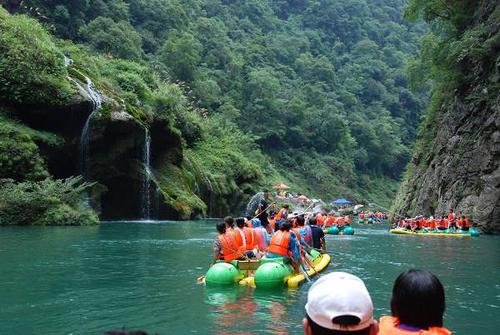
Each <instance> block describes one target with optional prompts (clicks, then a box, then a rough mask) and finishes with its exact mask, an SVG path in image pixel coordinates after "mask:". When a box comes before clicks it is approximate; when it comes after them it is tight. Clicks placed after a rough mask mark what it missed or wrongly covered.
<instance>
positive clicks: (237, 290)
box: [205, 286, 297, 335]
mask: <svg viewBox="0 0 500 335" xmlns="http://www.w3.org/2000/svg"><path fill="white" fill-rule="evenodd" d="M296 300H297V298H296V291H289V290H287V289H283V290H275V291H268V290H256V289H253V288H249V287H245V286H235V287H207V288H206V292H205V302H206V303H207V304H208V305H209V306H210V309H209V313H210V317H211V318H212V319H213V327H214V329H213V333H214V334H218V335H226V334H227V335H229V334H238V335H251V334H252V335H253V334H258V333H262V331H263V330H266V333H270V334H278V335H288V334H290V331H289V327H290V326H291V325H290V324H289V320H290V315H289V312H290V311H289V307H288V306H290V305H293V304H294V303H295V302H296ZM293 326H295V325H293Z"/></svg>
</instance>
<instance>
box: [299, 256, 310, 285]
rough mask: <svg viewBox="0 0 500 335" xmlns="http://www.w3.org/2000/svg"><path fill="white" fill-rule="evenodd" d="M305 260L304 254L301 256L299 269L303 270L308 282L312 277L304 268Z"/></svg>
mask: <svg viewBox="0 0 500 335" xmlns="http://www.w3.org/2000/svg"><path fill="white" fill-rule="evenodd" d="M301 260H302V261H304V259H303V257H302V255H301V256H300V257H299V269H300V270H302V274H303V275H304V277H305V278H306V279H307V281H308V282H311V278H309V275H308V274H307V271H306V269H305V268H304V264H303V262H301Z"/></svg>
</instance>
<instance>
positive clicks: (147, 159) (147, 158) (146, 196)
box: [141, 128, 151, 220]
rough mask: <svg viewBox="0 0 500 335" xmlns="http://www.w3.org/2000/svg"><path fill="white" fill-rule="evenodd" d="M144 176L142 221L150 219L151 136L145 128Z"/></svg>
mask: <svg viewBox="0 0 500 335" xmlns="http://www.w3.org/2000/svg"><path fill="white" fill-rule="evenodd" d="M142 161H143V164H144V174H143V177H142V185H141V203H142V206H141V212H142V213H141V215H142V219H145V220H149V219H151V136H150V135H149V130H148V129H147V128H146V130H145V135H144V148H143V151H142Z"/></svg>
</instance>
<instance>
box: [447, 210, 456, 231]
mask: <svg viewBox="0 0 500 335" xmlns="http://www.w3.org/2000/svg"><path fill="white" fill-rule="evenodd" d="M448 222H449V224H448V229H457V216H456V215H455V213H453V208H450V212H449V213H448Z"/></svg>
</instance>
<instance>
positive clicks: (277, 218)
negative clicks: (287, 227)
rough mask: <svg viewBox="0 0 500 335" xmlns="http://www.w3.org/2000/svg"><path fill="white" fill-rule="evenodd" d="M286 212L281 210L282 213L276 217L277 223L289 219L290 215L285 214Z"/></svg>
mask: <svg viewBox="0 0 500 335" xmlns="http://www.w3.org/2000/svg"><path fill="white" fill-rule="evenodd" d="M285 212H286V210H285V209H284V208H282V209H280V211H279V212H278V214H276V216H275V217H274V218H275V219H276V221H279V220H281V219H285V220H286V219H288V213H285Z"/></svg>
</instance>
